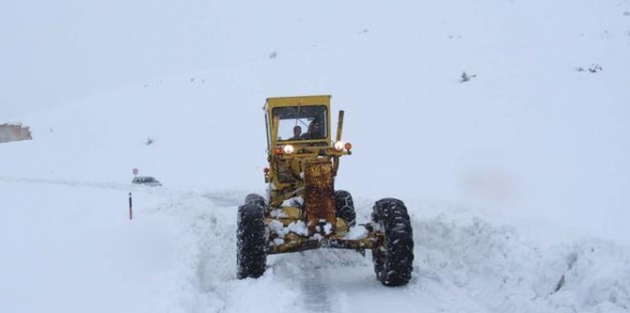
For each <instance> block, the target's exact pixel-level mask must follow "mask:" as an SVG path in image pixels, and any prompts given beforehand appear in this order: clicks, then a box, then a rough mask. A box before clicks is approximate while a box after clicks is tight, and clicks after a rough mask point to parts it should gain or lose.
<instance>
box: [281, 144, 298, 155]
mask: <svg viewBox="0 0 630 313" xmlns="http://www.w3.org/2000/svg"><path fill="white" fill-rule="evenodd" d="M282 151H284V153H285V154H291V153H293V152H294V151H295V148H293V146H292V145H286V146H284V148H282Z"/></svg>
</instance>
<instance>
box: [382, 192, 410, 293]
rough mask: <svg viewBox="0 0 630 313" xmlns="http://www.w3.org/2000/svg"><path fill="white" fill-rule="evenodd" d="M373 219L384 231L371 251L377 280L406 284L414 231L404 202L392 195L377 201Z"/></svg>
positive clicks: (386, 284)
mask: <svg viewBox="0 0 630 313" xmlns="http://www.w3.org/2000/svg"><path fill="white" fill-rule="evenodd" d="M372 221H373V222H374V223H375V224H379V225H381V227H382V230H383V232H384V233H385V242H384V245H383V246H382V247H381V248H377V249H374V250H372V258H373V262H374V272H375V273H376V279H377V280H379V281H380V282H381V283H382V284H383V285H385V286H402V285H406V284H407V283H409V280H410V279H411V272H412V270H413V259H414V255H413V246H414V243H413V231H412V229H411V222H410V219H409V214H408V213H407V208H406V207H405V204H404V203H403V202H402V201H400V200H398V199H393V198H386V199H381V200H379V201H377V202H376V203H375V205H374V208H373V212H372Z"/></svg>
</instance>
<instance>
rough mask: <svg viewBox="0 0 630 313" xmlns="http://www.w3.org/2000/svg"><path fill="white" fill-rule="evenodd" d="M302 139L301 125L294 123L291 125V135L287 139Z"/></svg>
mask: <svg viewBox="0 0 630 313" xmlns="http://www.w3.org/2000/svg"><path fill="white" fill-rule="evenodd" d="M298 139H302V127H300V125H295V126H294V127H293V137H291V138H289V140H298Z"/></svg>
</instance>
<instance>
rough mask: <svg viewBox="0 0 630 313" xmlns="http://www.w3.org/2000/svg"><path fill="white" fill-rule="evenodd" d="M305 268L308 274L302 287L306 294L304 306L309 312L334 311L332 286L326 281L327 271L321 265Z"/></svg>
mask: <svg viewBox="0 0 630 313" xmlns="http://www.w3.org/2000/svg"><path fill="white" fill-rule="evenodd" d="M303 270H304V272H305V274H306V275H305V276H304V279H303V280H302V281H301V286H300V287H301V288H302V291H303V294H304V303H303V304H304V308H305V309H306V310H307V311H309V312H332V301H331V299H330V295H329V290H330V287H329V286H328V285H327V283H326V281H328V279H327V276H328V275H327V271H326V270H324V269H322V267H321V266H315V267H314V268H305V269H303Z"/></svg>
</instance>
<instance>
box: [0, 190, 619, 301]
mask: <svg viewBox="0 0 630 313" xmlns="http://www.w3.org/2000/svg"><path fill="white" fill-rule="evenodd" d="M127 190H128V189H125V188H123V186H116V185H112V184H96V183H88V184H85V183H73V182H62V183H59V182H52V181H37V180H30V181H29V180H21V181H18V180H7V179H2V180H0V208H2V210H1V211H0V247H1V249H2V251H3V253H2V254H1V256H0V261H1V264H3V266H2V268H0V276H2V277H4V278H5V279H3V280H2V281H1V282H0V291H1V293H0V294H1V295H0V311H2V312H8V313H14V312H15V313H18V312H19V313H23V312H43V311H46V312H81V311H90V312H113V311H116V312H182V313H184V312H185V313H190V312H245V311H265V312H266V311H274V312H381V311H384V310H391V309H393V308H395V309H397V310H402V311H418V310H422V311H423V312H462V311H465V312H508V311H510V312H573V311H578V312H599V311H602V310H603V311H606V312H627V310H628V309H629V308H630V296H629V294H630V293H629V290H628V288H629V287H628V286H630V275H629V274H630V256H629V255H630V254H629V253H628V250H627V249H626V248H625V247H619V246H617V245H615V244H613V243H610V242H605V241H600V240H585V241H580V242H575V243H571V244H568V245H562V246H556V247H552V248H549V249H543V248H541V247H536V246H532V245H531V244H525V243H523V242H522V241H521V240H519V237H518V234H517V232H516V230H515V229H513V228H511V227H497V226H494V225H491V224H489V223H487V222H485V221H484V220H481V219H475V218H473V219H469V218H462V216H461V215H460V214H459V213H456V212H455V213H444V214H441V215H440V216H436V217H433V218H428V219H427V218H417V214H414V211H413V210H414V208H413V207H410V211H411V212H412V218H413V227H414V236H415V239H414V240H415V242H416V249H415V254H416V262H415V264H414V273H413V274H414V276H413V279H412V281H411V282H410V284H409V285H408V286H405V287H402V288H386V287H384V286H382V285H381V284H380V283H378V282H377V281H376V280H375V278H374V273H373V269H372V265H371V256H370V253H369V252H368V253H367V256H366V257H363V256H361V255H360V254H359V253H356V252H353V251H338V250H316V251H306V252H302V253H295V254H286V255H276V256H271V257H269V260H268V265H269V268H268V270H267V272H266V273H265V275H264V276H263V277H262V278H260V279H258V280H252V279H248V280H243V281H239V280H236V275H235V263H236V262H235V245H236V244H235V219H236V214H235V212H236V208H237V206H238V203H240V201H241V200H240V199H241V198H242V197H243V196H244V195H245V194H246V192H242V193H238V192H234V193H202V194H199V193H192V192H188V193H187V192H181V191H178V192H174V191H173V190H169V189H166V188H158V189H144V188H136V189H135V190H134V210H135V214H134V220H131V221H130V220H128V217H127V215H126V212H127V211H126V210H127V206H126V203H127V202H126V201H127ZM34 194H36V195H37V197H32V196H31V195H34ZM358 202H359V203H369V201H367V200H363V201H358ZM43 206H45V207H43ZM357 210H358V211H359V220H360V221H365V220H367V215H368V212H369V210H370V208H369V206H365V205H364V206H362V207H359V208H358V209H357ZM35 230H37V232H35ZM563 277H564V278H563ZM561 280H562V281H563V282H562V283H561V284H560V285H559V283H560V281H561ZM17 299H20V300H19V301H17Z"/></svg>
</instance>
